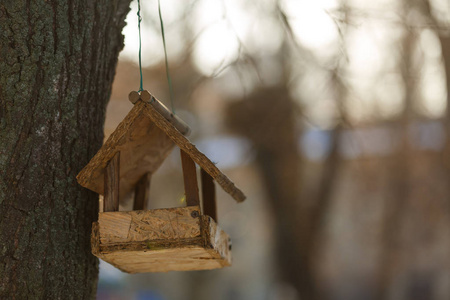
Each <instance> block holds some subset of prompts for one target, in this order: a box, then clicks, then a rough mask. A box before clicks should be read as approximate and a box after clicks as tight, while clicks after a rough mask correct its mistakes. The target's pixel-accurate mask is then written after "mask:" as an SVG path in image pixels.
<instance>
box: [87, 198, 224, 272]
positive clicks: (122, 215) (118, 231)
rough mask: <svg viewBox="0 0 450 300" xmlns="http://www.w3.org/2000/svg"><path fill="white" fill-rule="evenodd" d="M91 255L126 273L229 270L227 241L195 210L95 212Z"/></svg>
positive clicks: (195, 207) (186, 208) (214, 224)
mask: <svg viewBox="0 0 450 300" xmlns="http://www.w3.org/2000/svg"><path fill="white" fill-rule="evenodd" d="M92 252H93V254H94V255H96V256H98V257H99V258H102V259H103V260H105V261H107V262H109V263H110V264H112V265H114V266H116V267H117V268H119V269H121V270H122V271H125V272H128V273H141V272H167V271H187V270H207V269H215V268H222V267H224V266H229V265H231V242H230V239H229V237H228V235H227V234H226V233H225V232H224V231H222V230H221V229H220V228H219V227H218V226H217V224H216V223H215V222H214V220H213V219H212V218H210V217H209V216H205V215H200V207H199V206H188V207H182V208H168V209H155V210H148V211H131V212H106V213H100V215H99V220H98V222H96V223H94V226H93V230H92Z"/></svg>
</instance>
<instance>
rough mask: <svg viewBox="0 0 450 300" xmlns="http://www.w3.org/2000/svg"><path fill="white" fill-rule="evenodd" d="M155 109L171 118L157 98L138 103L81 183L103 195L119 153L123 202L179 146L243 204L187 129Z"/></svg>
mask: <svg viewBox="0 0 450 300" xmlns="http://www.w3.org/2000/svg"><path fill="white" fill-rule="evenodd" d="M155 107H159V108H158V109H159V110H161V111H166V114H167V113H169V117H170V115H171V114H170V112H168V110H167V108H165V107H164V106H163V105H162V104H161V103H160V102H159V101H158V100H156V99H155V98H154V97H152V100H150V104H149V103H145V102H144V101H138V102H137V103H136V104H135V105H134V106H133V108H132V109H131V111H130V112H129V113H128V115H127V116H126V117H125V119H124V120H123V121H122V122H121V123H120V124H119V126H118V127H117V129H116V130H115V131H114V132H113V133H112V134H111V135H110V137H109V138H108V140H107V141H106V142H105V144H104V145H103V146H102V148H101V149H100V150H99V151H98V152H97V154H96V155H95V156H94V157H93V158H92V159H91V161H90V162H89V164H88V165H87V166H86V167H84V168H83V170H81V172H80V173H79V174H78V176H77V180H78V183H79V184H80V185H82V186H84V187H86V188H88V189H90V190H92V191H95V192H97V193H99V194H101V195H103V193H104V186H103V181H104V179H103V173H104V169H105V167H106V164H107V162H108V161H109V160H111V158H112V156H113V155H114V154H115V153H116V152H117V151H120V152H121V158H120V160H121V173H120V198H121V199H123V198H125V196H127V195H128V194H129V193H130V192H131V191H132V190H133V189H134V187H135V185H136V183H137V182H138V181H139V180H140V179H141V177H142V176H143V175H144V174H146V173H151V174H153V173H154V172H155V171H156V170H157V169H158V168H159V167H160V165H161V164H162V162H163V161H164V159H166V157H167V156H168V155H169V153H170V151H171V150H172V149H173V147H174V145H175V144H177V145H178V147H180V149H182V150H183V151H185V152H186V153H187V154H188V155H189V156H190V157H191V158H192V159H193V160H194V162H196V163H197V164H198V165H199V166H200V167H201V168H203V169H204V170H205V171H206V172H207V173H208V174H209V175H211V177H212V178H214V180H216V181H217V183H218V184H219V185H220V186H221V187H222V188H223V189H224V191H226V192H227V193H228V194H230V195H231V196H232V197H233V198H234V199H235V200H236V201H237V202H242V201H244V200H245V198H246V197H245V195H244V193H243V192H242V191H241V190H240V189H239V188H237V187H236V186H235V184H234V183H233V182H232V181H231V180H230V179H229V178H228V177H227V176H225V175H224V174H223V173H222V172H221V171H220V170H219V169H218V168H217V167H216V166H215V165H214V164H213V163H212V162H211V161H210V160H209V159H208V157H206V156H205V155H204V154H203V153H201V152H200V151H199V150H198V149H197V148H196V147H195V145H193V144H191V143H190V142H189V140H188V139H187V138H186V137H185V136H184V135H183V134H182V132H188V131H189V130H188V128H186V126H184V125H183V124H182V123H181V122H179V121H178V119H177V118H170V121H168V120H167V119H166V118H165V117H163V115H162V114H161V113H160V112H158V110H157V109H156V108H155ZM161 107H162V108H161Z"/></svg>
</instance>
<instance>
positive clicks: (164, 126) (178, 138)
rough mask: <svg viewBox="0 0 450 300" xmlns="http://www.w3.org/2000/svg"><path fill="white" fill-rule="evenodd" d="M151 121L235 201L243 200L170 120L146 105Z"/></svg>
mask: <svg viewBox="0 0 450 300" xmlns="http://www.w3.org/2000/svg"><path fill="white" fill-rule="evenodd" d="M144 113H146V114H147V115H148V116H149V117H150V118H151V119H152V121H153V122H154V123H155V124H156V125H157V126H158V127H159V128H160V129H161V130H162V131H164V132H165V133H166V134H167V136H168V137H169V138H171V139H172V141H173V142H174V143H175V144H177V146H178V147H180V149H182V150H183V151H184V152H186V153H188V154H189V156H190V157H191V158H192V159H193V160H194V162H196V163H197V164H198V165H199V166H200V167H201V168H203V169H204V170H205V171H206V172H208V174H209V175H211V177H212V178H214V180H215V181H216V182H217V183H218V184H219V185H220V186H221V187H222V188H223V190H224V191H225V192H227V193H228V194H230V195H231V196H232V197H233V198H234V199H235V200H236V201H237V202H242V201H244V200H245V198H246V197H245V195H244V193H243V192H242V191H241V190H240V189H239V188H237V187H236V186H235V184H234V183H233V182H232V181H231V180H230V179H229V178H228V177H227V176H225V174H223V173H222V172H221V171H220V170H219V169H218V168H217V167H216V166H215V165H214V164H213V163H212V162H211V160H209V158H208V157H206V155H204V154H203V153H201V152H200V151H199V150H198V149H197V148H196V147H195V145H193V144H192V143H191V142H189V140H188V139H187V138H186V137H185V136H183V135H182V134H181V133H180V132H179V131H178V130H177V129H176V128H175V127H174V126H173V125H172V124H170V122H168V121H167V120H166V118H164V117H163V116H161V114H160V113H158V111H157V110H156V109H155V108H154V107H152V106H150V105H149V106H146V109H145V110H144Z"/></svg>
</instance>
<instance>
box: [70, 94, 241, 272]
mask: <svg viewBox="0 0 450 300" xmlns="http://www.w3.org/2000/svg"><path fill="white" fill-rule="evenodd" d="M133 97H134V98H133ZM130 100H132V102H133V103H135V105H134V107H133V109H132V110H131V111H130V112H129V113H128V115H127V116H126V117H125V119H124V120H123V121H122V122H121V123H120V124H119V126H118V127H117V128H116V130H115V131H114V132H113V133H112V134H111V135H110V137H109V138H108V140H107V141H106V142H105V143H104V145H103V146H102V147H101V149H100V150H99V151H98V152H97V154H96V155H95V156H94V157H93V158H92V159H91V161H90V162H89V164H88V165H87V166H86V167H85V168H84V169H83V170H82V171H81V172H80V173H79V174H78V176H77V180H78V182H79V184H80V185H82V186H84V187H86V188H88V189H90V190H92V191H94V192H97V193H98V194H100V195H103V212H102V211H100V213H99V217H98V222H95V223H93V228H92V253H93V254H94V255H96V256H97V257H99V258H101V259H103V260H104V261H106V262H108V263H110V264H112V265H114V266H116V267H117V268H119V269H120V270H122V271H124V272H128V273H141V272H166V271H186V270H207V269H215V268H222V267H225V266H229V265H230V264H231V241H230V238H229V237H228V235H227V234H226V233H225V232H224V231H223V230H221V229H220V227H219V226H218V225H217V214H216V202H215V201H216V200H215V185H214V181H216V182H217V183H218V184H219V185H220V186H221V187H222V188H223V189H224V190H225V191H226V192H227V193H229V194H230V195H231V196H232V197H233V198H234V199H235V200H236V201H237V202H241V201H243V200H244V199H245V195H244V194H243V193H242V191H241V190H239V189H238V188H237V187H236V186H235V185H234V183H233V182H231V181H230V180H229V179H228V177H226V176H225V175H224V174H223V173H222V172H221V171H220V170H219V169H218V168H217V167H216V166H215V165H214V163H212V162H211V161H210V160H209V159H208V158H207V157H206V156H205V155H204V154H203V153H201V152H200V151H199V150H198V149H197V148H196V147H195V145H193V144H192V143H190V142H189V140H188V139H187V138H186V137H185V134H187V133H188V132H189V128H188V126H187V125H185V123H184V122H183V121H182V120H180V119H179V118H178V117H177V116H174V115H173V114H172V113H170V112H169V110H168V109H167V108H166V107H165V106H164V105H163V104H161V103H160V102H159V101H158V100H157V99H155V98H154V97H152V96H151V95H150V94H149V93H148V92H147V91H143V92H141V94H140V95H139V94H137V93H136V92H134V94H130ZM175 145H176V146H178V147H179V148H180V152H181V164H182V166H181V167H182V170H183V178H184V187H185V197H186V207H179V208H167V209H152V210H147V200H148V199H147V198H148V195H149V188H150V179H151V177H152V174H153V173H154V172H155V171H156V170H157V169H158V168H159V167H160V165H161V164H162V163H163V161H164V160H165V159H166V158H167V156H168V155H169V153H170V152H171V151H172V149H173V148H174V146H175ZM196 164H197V165H198V166H199V167H200V172H201V175H200V178H201V191H202V193H201V194H202V195H201V197H200V195H199V189H198V184H197V168H196ZM133 192H134V206H133V211H119V199H121V198H124V197H127V196H129V195H130V194H132V193H133ZM201 200H202V201H201ZM150 201H151V200H150ZM201 202H203V205H202V203H201Z"/></svg>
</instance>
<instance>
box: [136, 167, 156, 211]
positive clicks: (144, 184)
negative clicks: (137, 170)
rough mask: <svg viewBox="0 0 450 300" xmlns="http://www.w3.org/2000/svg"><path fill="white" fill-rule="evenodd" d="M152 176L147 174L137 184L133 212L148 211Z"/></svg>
mask: <svg viewBox="0 0 450 300" xmlns="http://www.w3.org/2000/svg"><path fill="white" fill-rule="evenodd" d="M151 178H152V175H151V174H150V173H146V174H145V175H144V176H142V178H141V179H140V180H139V181H138V183H137V184H136V188H135V189H134V205H133V210H147V209H148V208H147V207H148V198H149V196H150V180H151Z"/></svg>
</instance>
